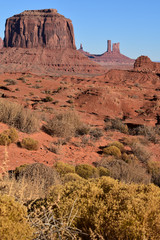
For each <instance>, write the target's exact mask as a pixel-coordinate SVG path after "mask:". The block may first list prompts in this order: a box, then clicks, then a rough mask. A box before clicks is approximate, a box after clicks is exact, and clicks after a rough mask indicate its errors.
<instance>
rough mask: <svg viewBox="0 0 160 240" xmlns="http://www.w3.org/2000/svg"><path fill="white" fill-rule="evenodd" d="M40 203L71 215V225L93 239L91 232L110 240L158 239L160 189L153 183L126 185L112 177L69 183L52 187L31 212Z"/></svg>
mask: <svg viewBox="0 0 160 240" xmlns="http://www.w3.org/2000/svg"><path fill="white" fill-rule="evenodd" d="M55 202H57V205H56V204H55ZM41 204H45V206H46V209H47V207H48V208H49V207H50V208H51V207H52V209H53V213H52V214H53V216H54V218H55V219H58V220H59V219H64V218H65V216H71V219H72V223H71V225H70V226H71V227H73V228H74V229H80V230H81V232H82V233H85V234H86V235H85V234H80V237H81V238H82V239H90V231H92V232H95V233H97V235H98V234H99V235H101V236H102V237H103V238H102V239H107V240H116V239H117V240H118V239H119V240H124V239H126V240H139V239H152V240H157V239H159V231H160V225H159V219H160V190H159V188H158V187H156V186H154V185H152V184H150V185H137V184H129V185H126V184H124V183H121V182H118V181H116V180H113V179H111V178H109V177H102V178H98V179H92V180H88V181H86V182H85V184H84V182H79V183H78V184H77V182H68V183H66V184H65V185H63V186H62V185H61V186H54V187H52V189H51V190H50V195H49V196H48V198H47V201H45V202H44V201H43V202H42V201H40V202H39V203H38V202H37V203H35V204H34V205H32V211H33V210H34V209H36V207H37V208H38V207H39V206H40V205H41ZM41 206H42V205H41ZM73 206H74V207H73ZM44 216H45V215H44ZM73 216H74V217H73ZM52 229H54V226H53V228H52ZM55 239H56V238H55ZM76 239H78V237H77V238H76Z"/></svg>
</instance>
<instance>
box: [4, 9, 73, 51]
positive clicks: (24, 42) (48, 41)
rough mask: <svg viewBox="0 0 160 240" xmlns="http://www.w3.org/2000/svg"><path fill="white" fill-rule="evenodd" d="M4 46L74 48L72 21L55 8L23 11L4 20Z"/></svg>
mask: <svg viewBox="0 0 160 240" xmlns="http://www.w3.org/2000/svg"><path fill="white" fill-rule="evenodd" d="M4 46H5V47H21V48H38V47H46V48H49V49H66V48H71V49H76V46H75V39H74V30H73V25H72V21H71V20H70V19H67V18H65V17H64V16H62V15H60V14H59V13H57V10H55V9H44V10H31V11H24V12H22V13H20V14H17V15H14V16H13V17H10V18H8V19H7V20H6V29H5V39H4Z"/></svg>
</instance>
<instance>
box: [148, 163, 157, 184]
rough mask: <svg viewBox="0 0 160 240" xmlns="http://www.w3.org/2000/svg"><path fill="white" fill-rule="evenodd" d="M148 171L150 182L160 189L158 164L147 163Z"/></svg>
mask: <svg viewBox="0 0 160 240" xmlns="http://www.w3.org/2000/svg"><path fill="white" fill-rule="evenodd" d="M148 171H149V173H150V174H151V182H152V183H154V184H155V185H157V186H159V187H160V164H159V162H154V161H148Z"/></svg>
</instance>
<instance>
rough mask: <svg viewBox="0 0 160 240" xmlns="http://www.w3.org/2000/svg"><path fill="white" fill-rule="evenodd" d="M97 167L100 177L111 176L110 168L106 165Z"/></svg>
mask: <svg viewBox="0 0 160 240" xmlns="http://www.w3.org/2000/svg"><path fill="white" fill-rule="evenodd" d="M97 169H98V172H99V176H100V177H102V176H109V175H110V172H109V170H108V169H107V168H105V167H102V166H100V167H98V168H97Z"/></svg>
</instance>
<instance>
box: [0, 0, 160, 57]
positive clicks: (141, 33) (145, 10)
mask: <svg viewBox="0 0 160 240" xmlns="http://www.w3.org/2000/svg"><path fill="white" fill-rule="evenodd" d="M0 5H1V7H0V36H1V37H4V29H5V20H6V18H8V17H11V16H13V15H14V14H18V13H20V12H22V11H24V10H31V9H44V8H55V9H57V10H58V12H59V13H60V14H62V15H64V16H65V17H67V18H70V19H71V20H72V22H73V26H74V33H75V39H76V46H77V48H79V45H80V43H82V44H83V48H84V50H86V51H88V52H90V53H96V54H97V53H98V54H100V53H103V52H105V51H106V44H107V39H110V40H112V43H113V42H120V50H121V53H123V54H125V55H127V56H129V57H131V58H137V57H138V56H140V55H147V56H149V57H150V58H151V60H153V61H160V0H113V1H112V0H110V1H108V0H81V1H76V0H43V1H42V0H26V1H23V0H14V1H13V0H6V1H3V3H1V4H0Z"/></svg>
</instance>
